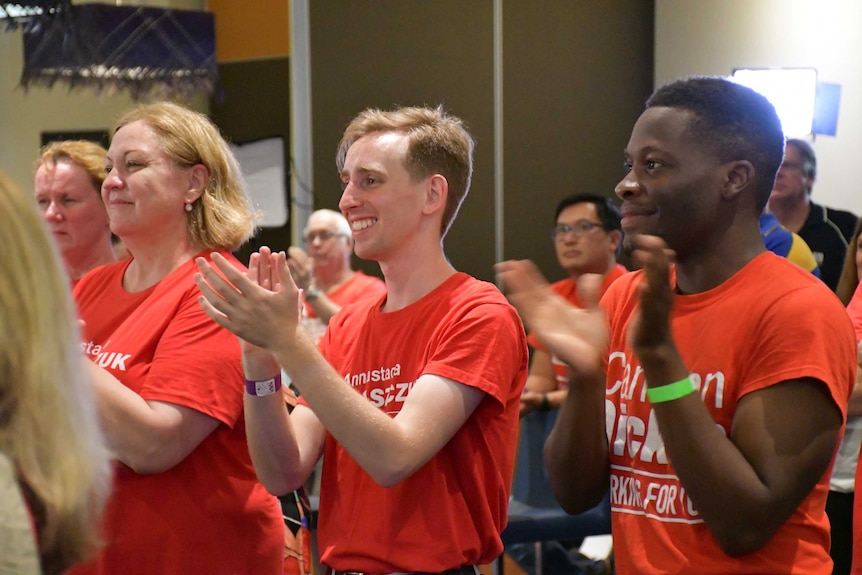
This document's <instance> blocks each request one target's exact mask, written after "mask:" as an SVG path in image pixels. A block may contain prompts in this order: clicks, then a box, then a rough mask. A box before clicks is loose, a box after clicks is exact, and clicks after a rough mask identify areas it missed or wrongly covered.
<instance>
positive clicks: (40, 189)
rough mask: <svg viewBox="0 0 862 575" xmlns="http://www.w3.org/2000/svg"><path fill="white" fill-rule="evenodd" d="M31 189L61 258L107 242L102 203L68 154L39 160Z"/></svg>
mask: <svg viewBox="0 0 862 575" xmlns="http://www.w3.org/2000/svg"><path fill="white" fill-rule="evenodd" d="M34 189H35V195H36V203H37V204H38V206H39V211H40V212H42V216H43V217H44V219H45V221H46V222H47V223H48V227H49V228H50V230H51V233H52V234H53V236H54V239H55V240H56V242H57V245H58V246H59V248H60V252H61V253H62V255H63V259H64V260H67V261H68V260H74V259H76V258H82V257H86V256H87V254H90V253H92V252H93V251H95V250H96V249H101V248H102V247H104V246H105V245H107V244H108V243H109V242H110V236H111V230H110V228H109V227H108V214H107V211H106V210H105V205H104V204H103V203H102V199H101V198H100V197H99V189H98V188H97V187H96V186H95V184H94V183H93V180H92V178H91V177H90V175H89V174H88V173H87V171H86V170H85V169H84V168H82V167H81V166H79V165H78V164H76V163H75V162H73V161H71V160H70V159H68V158H61V159H58V160H57V161H56V163H48V162H46V163H43V164H42V165H40V166H39V168H38V170H36V176H35V180H34ZM97 246H98V247H97Z"/></svg>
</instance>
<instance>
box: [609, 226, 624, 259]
mask: <svg viewBox="0 0 862 575" xmlns="http://www.w3.org/2000/svg"><path fill="white" fill-rule="evenodd" d="M610 236H611V246H613V248H614V254H616V253H619V251H620V243H622V241H623V233H622V232H621V231H619V230H611V231H610Z"/></svg>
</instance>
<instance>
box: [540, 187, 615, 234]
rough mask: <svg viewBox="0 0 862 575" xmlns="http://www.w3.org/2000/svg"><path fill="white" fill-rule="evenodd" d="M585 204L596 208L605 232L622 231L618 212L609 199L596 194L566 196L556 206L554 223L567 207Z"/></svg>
mask: <svg viewBox="0 0 862 575" xmlns="http://www.w3.org/2000/svg"><path fill="white" fill-rule="evenodd" d="M585 203H586V204H593V205H594V206H595V207H596V212H597V213H598V215H599V219H600V220H601V221H602V227H603V228H604V229H605V230H606V231H609V232H611V231H613V230H617V231H622V229H623V228H622V224H621V223H620V211H619V210H618V209H617V207H616V205H614V203H613V201H611V199H610V198H608V197H607V196H600V195H598V194H590V193H581V194H571V195H569V196H566V197H565V198H563V199H562V200H560V203H559V204H557V211H556V212H555V213H554V222H556V221H557V218H559V217H560V214H561V213H562V212H563V210H565V209H566V208H568V207H569V206H574V205H575V204H585Z"/></svg>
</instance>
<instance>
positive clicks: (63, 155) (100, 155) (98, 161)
mask: <svg viewBox="0 0 862 575" xmlns="http://www.w3.org/2000/svg"><path fill="white" fill-rule="evenodd" d="M107 155H108V150H106V149H105V148H103V147H102V146H100V145H99V144H97V143H95V142H89V141H87V140H65V141H57V142H51V143H49V144H48V145H46V146H45V147H44V148H42V152H41V154H40V155H39V159H38V160H36V165H35V168H34V170H33V171H34V172H35V171H37V170H38V169H39V168H40V167H42V166H46V167H51V166H55V165H57V162H59V161H61V160H69V161H71V162H73V163H75V164H77V165H79V166H81V167H82V168H83V169H84V171H85V172H87V175H89V176H90V181H91V182H92V183H93V187H95V188H96V192H97V193H98V194H99V195H100V196H101V192H102V182H104V181H105V178H106V177H107V176H108V172H107V170H106V169H105V158H106V157H107Z"/></svg>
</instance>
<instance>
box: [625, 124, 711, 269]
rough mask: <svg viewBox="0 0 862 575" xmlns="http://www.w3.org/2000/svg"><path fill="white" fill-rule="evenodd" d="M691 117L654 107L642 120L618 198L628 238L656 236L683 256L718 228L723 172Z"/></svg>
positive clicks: (636, 128)
mask: <svg viewBox="0 0 862 575" xmlns="http://www.w3.org/2000/svg"><path fill="white" fill-rule="evenodd" d="M692 116H693V114H692V112H690V111H688V110H684V109H681V108H666V107H653V108H649V109H647V110H646V111H645V112H644V113H643V114H641V116H640V118H638V121H637V122H636V123H635V126H634V128H633V130H632V134H631V138H630V139H629V143H628V145H627V146H626V150H625V165H626V167H627V169H628V170H629V171H628V173H627V174H626V176H625V177H624V178H623V179H622V180H621V181H620V183H619V184H617V186H616V189H615V192H616V194H617V196H618V197H619V198H620V199H621V200H622V206H621V208H620V213H621V215H622V228H623V231H624V232H625V234H626V237H627V238H628V237H631V236H632V235H634V234H650V235H656V236H659V237H661V238H663V239H664V240H665V242H667V244H668V245H669V246H670V247H671V248H672V249H674V250H676V251H677V255H678V256H680V257H684V255H685V254H686V253H687V252H689V251H691V250H692V249H696V247H697V246H699V245H703V244H704V242H705V241H708V237H709V231H710V227H711V226H714V225H716V215H717V214H718V213H719V211H718V207H719V206H718V202H719V199H720V197H721V186H722V181H723V179H724V176H723V171H722V170H720V169H718V168H719V167H720V163H719V160H718V158H717V157H716V155H715V153H714V152H712V151H711V150H710V149H709V148H708V147H707V146H706V145H704V143H702V142H700V141H698V140H696V139H695V138H694V137H693V136H692V133H691V131H690V130H689V122H690V121H691V119H692Z"/></svg>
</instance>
